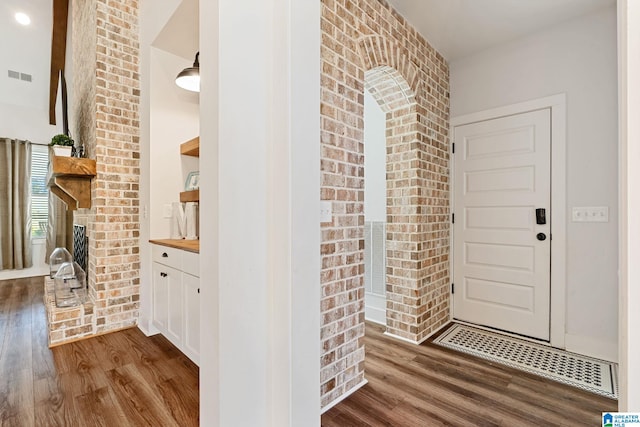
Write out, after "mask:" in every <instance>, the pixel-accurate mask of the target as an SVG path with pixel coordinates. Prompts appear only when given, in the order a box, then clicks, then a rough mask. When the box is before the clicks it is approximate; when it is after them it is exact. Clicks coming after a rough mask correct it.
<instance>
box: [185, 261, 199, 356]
mask: <svg viewBox="0 0 640 427" xmlns="http://www.w3.org/2000/svg"><path fill="white" fill-rule="evenodd" d="M182 283H183V285H184V321H185V328H184V350H185V353H186V354H187V356H189V358H191V360H193V362H194V363H195V364H199V358H200V279H199V278H198V277H195V276H192V275H191V274H186V273H184V274H183V275H182Z"/></svg>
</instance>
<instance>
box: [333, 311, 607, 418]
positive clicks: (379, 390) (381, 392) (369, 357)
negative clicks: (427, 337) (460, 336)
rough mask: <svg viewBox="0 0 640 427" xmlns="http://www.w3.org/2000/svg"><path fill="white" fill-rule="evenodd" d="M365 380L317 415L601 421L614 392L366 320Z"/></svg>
mask: <svg viewBox="0 0 640 427" xmlns="http://www.w3.org/2000/svg"><path fill="white" fill-rule="evenodd" d="M366 328H367V329H366V336H365V338H364V342H365V351H366V357H365V377H366V378H367V380H368V381H369V383H368V384H367V385H365V386H364V387H362V388H361V389H360V390H358V391H356V392H355V393H354V394H353V395H351V396H350V397H348V398H347V399H345V400H344V401H342V402H341V403H339V404H338V405H336V406H335V407H333V408H331V409H330V410H329V411H327V412H326V413H324V414H323V416H322V425H323V426H324V427H334V426H336V427H346V426H394V427H400V426H411V427H413V426H439V425H443V426H600V425H602V422H601V412H603V411H616V410H617V407H618V404H617V402H616V401H615V400H611V399H608V398H605V397H601V396H598V395H595V394H592V393H588V392H585V391H581V390H578V389H576V388H573V387H569V386H566V385H563V384H560V383H556V382H554V381H550V380H546V379H543V378H540V377H537V376H534V375H530V374H527V373H523V372H521V371H518V370H515V369H511V368H508V367H506V366H502V365H498V364H494V363H491V362H487V361H485V360H482V359H478V358H476V357H473V356H467V355H464V354H461V353H458V352H454V351H452V350H449V349H446V348H444V347H440V346H437V345H434V344H431V343H430V342H427V343H424V344H422V345H420V346H414V345H411V344H408V343H403V342H401V341H398V340H395V339H393V338H389V337H386V336H384V335H383V332H384V330H383V327H382V326H379V325H376V324H372V323H367V326H366Z"/></svg>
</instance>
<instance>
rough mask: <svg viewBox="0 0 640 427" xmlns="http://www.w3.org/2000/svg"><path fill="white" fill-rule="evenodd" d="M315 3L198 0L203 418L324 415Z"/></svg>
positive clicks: (292, 419)
mask: <svg viewBox="0 0 640 427" xmlns="http://www.w3.org/2000/svg"><path fill="white" fill-rule="evenodd" d="M319 33H320V3H319V2H308V1H304V0H246V1H242V2H238V1H237V0H217V1H216V0H214V1H211V0H201V1H200V53H201V55H200V67H201V76H202V89H201V93H200V119H201V120H200V123H201V124H200V126H201V129H200V137H201V139H200V140H201V147H200V177H201V181H200V182H201V186H200V187H201V189H200V195H201V196H200V198H201V211H200V215H201V217H200V218H201V220H200V223H201V227H200V231H201V245H200V259H201V271H200V274H201V278H202V279H201V281H202V283H201V298H202V317H201V321H202V326H201V357H200V360H201V362H200V365H201V366H200V379H201V382H200V388H201V394H200V408H201V417H200V419H201V424H202V425H207V426H208V425H212V426H236V425H237V426H287V425H290V426H293V425H296V426H297V425H304V426H313V425H319V422H320V396H319V393H320V390H319V389H320V384H319V370H320V366H319V365H320V364H319V358H320V337H319V335H320V333H319V330H320V321H319V317H320V314H319V307H320V301H319V298H320V284H319V280H320V256H319V247H320V226H319V164H320V162H319V155H320V153H319V146H320V144H319V117H320V112H319V106H320V99H319V93H320V88H319V86H320V76H319V71H320V65H319V61H320V59H319V58H320V53H319V49H320V36H319Z"/></svg>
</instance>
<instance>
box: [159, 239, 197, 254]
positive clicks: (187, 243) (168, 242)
mask: <svg viewBox="0 0 640 427" xmlns="http://www.w3.org/2000/svg"><path fill="white" fill-rule="evenodd" d="M149 242H150V243H153V244H154V245H161V246H168V247H170V248H176V249H182V250H184V251H189V252H195V253H197V254H199V253H200V240H185V239H154V240H149Z"/></svg>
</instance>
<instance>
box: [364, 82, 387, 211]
mask: <svg viewBox="0 0 640 427" xmlns="http://www.w3.org/2000/svg"><path fill="white" fill-rule="evenodd" d="M386 131H387V118H386V114H385V113H384V111H382V108H380V105H378V101H376V100H375V99H374V98H373V96H372V95H371V94H370V93H369V91H368V90H365V91H364V216H365V219H366V220H367V221H386V220H387V142H386Z"/></svg>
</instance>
